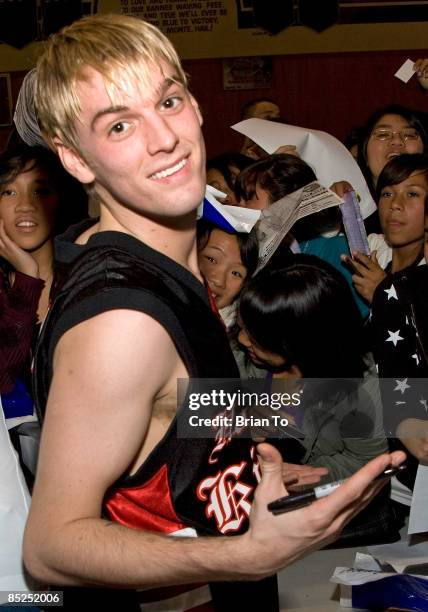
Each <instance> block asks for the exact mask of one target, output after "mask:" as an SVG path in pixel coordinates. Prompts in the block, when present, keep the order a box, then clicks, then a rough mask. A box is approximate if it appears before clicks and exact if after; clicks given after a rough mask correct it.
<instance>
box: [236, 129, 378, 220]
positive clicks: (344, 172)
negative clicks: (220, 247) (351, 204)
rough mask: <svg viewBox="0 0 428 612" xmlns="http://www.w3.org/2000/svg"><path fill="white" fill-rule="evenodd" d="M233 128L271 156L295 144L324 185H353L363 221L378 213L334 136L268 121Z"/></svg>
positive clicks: (354, 164) (361, 178)
mask: <svg viewBox="0 0 428 612" xmlns="http://www.w3.org/2000/svg"><path fill="white" fill-rule="evenodd" d="M232 129H234V130H236V131H237V132H240V133H241V134H243V135H244V136H248V138H251V140H253V141H254V142H255V143H256V144H258V145H259V146H260V147H261V148H262V149H264V150H265V151H266V152H267V153H269V154H271V153H274V152H275V151H276V150H277V149H278V148H279V147H281V146H282V145H288V144H291V145H295V146H296V147H297V150H298V152H299V155H300V157H301V158H302V159H303V160H304V161H305V162H306V163H307V164H309V165H310V166H311V167H312V168H313V170H314V172H315V174H316V176H317V179H318V181H319V182H320V183H321V184H322V185H327V186H328V187H330V185H332V184H333V183H335V182H337V181H348V182H349V183H351V185H352V186H353V188H354V190H355V191H356V193H358V195H359V196H360V208H361V214H362V217H363V219H366V218H367V217H368V216H369V215H371V213H372V212H374V211H375V210H376V205H375V203H374V201H373V198H372V196H371V195H370V191H369V188H368V187H367V183H366V181H365V179H364V176H363V174H362V172H361V170H360V168H359V166H358V164H357V162H356V161H355V159H354V158H353V157H352V155H351V154H350V152H349V151H348V149H347V148H346V147H345V145H343V144H342V143H341V142H340V141H339V140H337V138H335V137H334V136H332V135H331V134H327V132H321V131H319V130H311V129H308V128H302V127H298V126H296V125H289V124H285V123H278V122H276V121H268V120H266V119H246V120H245V121H240V122H239V123H236V124H235V125H232Z"/></svg>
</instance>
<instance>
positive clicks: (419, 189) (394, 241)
mask: <svg viewBox="0 0 428 612" xmlns="http://www.w3.org/2000/svg"><path fill="white" fill-rule="evenodd" d="M427 194H428V184H427V180H426V177H425V172H419V171H418V172H413V173H412V174H411V175H410V176H409V178H408V179H406V180H405V181H403V182H402V183H399V184H398V185H392V186H390V187H388V186H387V187H384V188H383V189H382V193H381V196H380V200H379V217H380V223H381V226H382V230H383V233H384V234H385V238H386V240H387V242H388V243H389V244H390V245H391V246H392V247H402V246H406V245H410V244H412V243H415V242H419V241H422V239H423V236H424V211H425V198H426V196H427Z"/></svg>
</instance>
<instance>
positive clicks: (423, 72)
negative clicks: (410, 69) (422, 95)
mask: <svg viewBox="0 0 428 612" xmlns="http://www.w3.org/2000/svg"><path fill="white" fill-rule="evenodd" d="M415 71H416V77H417V79H418V81H419V83H420V85H421V87H423V88H424V89H428V59H418V60H416V62H415Z"/></svg>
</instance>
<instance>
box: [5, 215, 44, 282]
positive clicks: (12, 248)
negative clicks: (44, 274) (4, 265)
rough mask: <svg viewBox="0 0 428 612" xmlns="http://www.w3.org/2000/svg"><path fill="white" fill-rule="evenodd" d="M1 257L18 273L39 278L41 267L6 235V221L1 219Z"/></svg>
mask: <svg viewBox="0 0 428 612" xmlns="http://www.w3.org/2000/svg"><path fill="white" fill-rule="evenodd" d="M0 257H3V259H6V261H8V262H9V263H10V265H11V266H12V267H13V268H14V269H15V270H16V271H17V272H22V273H23V274H27V275H28V276H33V277H34V278H39V266H38V265H37V262H36V261H35V260H34V258H33V257H32V256H31V255H30V253H27V251H24V249H21V247H19V246H18V245H17V244H16V242H14V241H13V240H11V239H10V238H9V236H8V235H7V233H6V230H5V227H4V221H3V220H2V219H0Z"/></svg>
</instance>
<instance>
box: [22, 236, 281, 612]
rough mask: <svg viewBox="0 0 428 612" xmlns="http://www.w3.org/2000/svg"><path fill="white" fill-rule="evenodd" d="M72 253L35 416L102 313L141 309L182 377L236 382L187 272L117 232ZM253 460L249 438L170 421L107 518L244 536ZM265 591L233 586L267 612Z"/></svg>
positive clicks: (41, 361) (42, 359)
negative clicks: (65, 338)
mask: <svg viewBox="0 0 428 612" xmlns="http://www.w3.org/2000/svg"><path fill="white" fill-rule="evenodd" d="M76 252H78V255H77V258H76V260H75V261H74V264H73V266H72V269H71V271H70V273H69V275H68V277H67V280H66V281H65V283H64V285H63V286H62V288H61V289H60V290H59V292H58V295H57V298H56V300H55V302H54V304H53V306H52V308H51V310H50V312H49V315H48V317H47V319H46V322H45V325H44V327H43V330H42V332H41V336H40V341H39V346H38V350H37V356H36V360H35V367H34V383H35V384H34V387H35V394H36V403H37V409H38V412H39V414H40V416H41V417H43V411H44V406H45V404H46V400H47V394H48V390H49V385H50V381H51V377H52V358H53V353H54V349H55V346H56V344H57V342H58V340H59V339H60V338H61V336H62V335H63V334H64V333H65V332H66V331H67V330H68V329H70V328H71V327H73V326H75V325H77V324H79V323H81V322H82V321H84V320H86V319H88V318H90V317H93V316H96V315H98V314H101V313H102V312H106V311H108V310H113V309H131V310H138V311H141V312H144V313H146V314H148V315H149V316H151V317H152V318H154V319H155V320H157V321H158V322H159V323H160V324H161V325H162V326H163V327H164V329H166V331H167V332H168V334H169V335H170V337H171V339H172V341H173V342H174V345H175V347H176V349H177V352H178V353H179V355H180V357H181V359H182V360H183V362H184V364H185V366H186V368H187V371H188V374H189V377H191V378H210V379H214V378H215V379H222V378H238V377H239V374H238V370H237V367H236V364H235V361H234V358H233V355H232V353H231V351H230V348H229V344H228V341H227V337H226V334H225V331H224V327H223V325H222V323H221V321H220V320H219V319H218V318H217V317H216V316H215V315H214V314H213V313H212V311H211V309H210V306H209V301H208V298H207V294H206V290H205V288H204V286H203V285H202V284H201V283H200V282H199V281H198V280H197V279H196V278H195V277H194V276H193V275H192V274H191V273H190V272H189V271H187V270H186V269H184V268H183V267H181V266H180V265H178V264H177V263H176V262H174V261H173V260H171V259H169V258H168V257H166V256H165V255H163V254H161V253H159V252H157V251H154V250H153V249H151V248H149V247H148V246H147V245H145V244H143V243H141V242H140V241H138V240H137V239H135V238H133V237H132V236H129V235H126V234H122V233H119V232H101V233H98V234H94V235H93V236H92V237H91V238H90V239H89V241H88V243H87V245H86V246H85V247H83V248H82V247H77V249H76ZM154 358H155V356H154ZM145 374H147V375H150V373H149V372H147V373H145ZM118 409H120V406H118ZM180 409H181V408H180V407H178V411H180ZM94 435H95V434H94ZM119 443H120V442H119ZM254 454H255V453H254V446H253V443H252V441H251V440H248V439H233V440H220V441H218V442H216V441H215V440H213V439H198V438H195V439H186V438H178V437H177V421H176V418H175V419H174V420H173V421H172V423H171V425H170V427H169V430H168V432H167V433H166V434H165V436H164V437H163V439H162V440H161V441H160V442H159V443H158V445H157V446H156V447H155V448H154V450H153V451H152V452H151V454H150V455H149V457H148V458H147V460H146V461H145V462H144V464H143V465H142V466H141V467H140V469H139V470H138V471H137V472H136V473H135V474H133V475H132V476H130V475H129V474H128V473H125V474H123V475H122V477H121V478H120V479H119V480H118V481H117V482H116V483H114V484H113V485H112V486H111V487H110V489H109V490H108V491H107V492H106V496H105V502H104V506H103V508H104V513H105V515H106V516H107V517H108V518H110V519H111V520H112V521H115V522H118V523H121V524H123V525H126V526H128V527H130V528H134V529H135V528H137V529H143V530H148V531H157V532H162V533H167V534H173V533H176V532H180V531H181V530H184V529H188V528H192V529H194V530H195V531H196V533H198V534H207V535H222V534H226V535H233V534H238V533H242V532H243V531H245V530H246V529H247V527H248V516H249V512H250V508H251V501H252V495H253V491H254V488H255V486H256V484H257V477H258V466H257V463H255V461H254ZM185 533H186V532H185ZM265 586H266V585H263V584H262V583H260V582H259V583H254V584H248V583H245V584H244V583H236V584H235V591H236V592H235V595H238V593H237V592H238V591H239V595H238V596H239V598H240V600H241V602H242V603H243V605H244V604H245V601H247V602H248V605H250V603H251V605H252V604H254V601H255V598H256V599H257V596H258V595H259V594H260V595H261V594H263V598H264V599H265V601H269V602H270V603H269V604H268V608H265V609H269V610H272V611H274V610H276V609H277V599H276V592H275V589H274V594H273V596H272V591H271V588H270V585H269V586H266V588H265ZM230 588H231V587H230V585H228V586H227V587H226V586H225V588H224V589H221V588H219V585H216V587H215V588H213V589H212V590H213V591H214V592H215V593H216V595H215V599H216V600H217V601H218V602H221V603H218V604H217V605H216V609H219V610H224V609H226V608H225V607H224V606H225V605H226V603H225V602H226V600H227V599H228V597H229V594H230V591H229V589H230ZM120 593H121V594H122V598H121V604H120V609H121V610H127V609H130V610H131V609H134V608H133V607H132V606H133V605H135V601H134V602H133V603H132V605H131V604H130V605H129V606H128V607H123V604H124V591H120ZM115 596H119V597H120V594H119V595H118V594H117V593H116V595H115ZM269 598H270V599H269ZM110 601H111V600H110ZM247 607H248V606H247ZM136 609H138V607H137V608H136ZM143 609H144V608H143Z"/></svg>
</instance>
